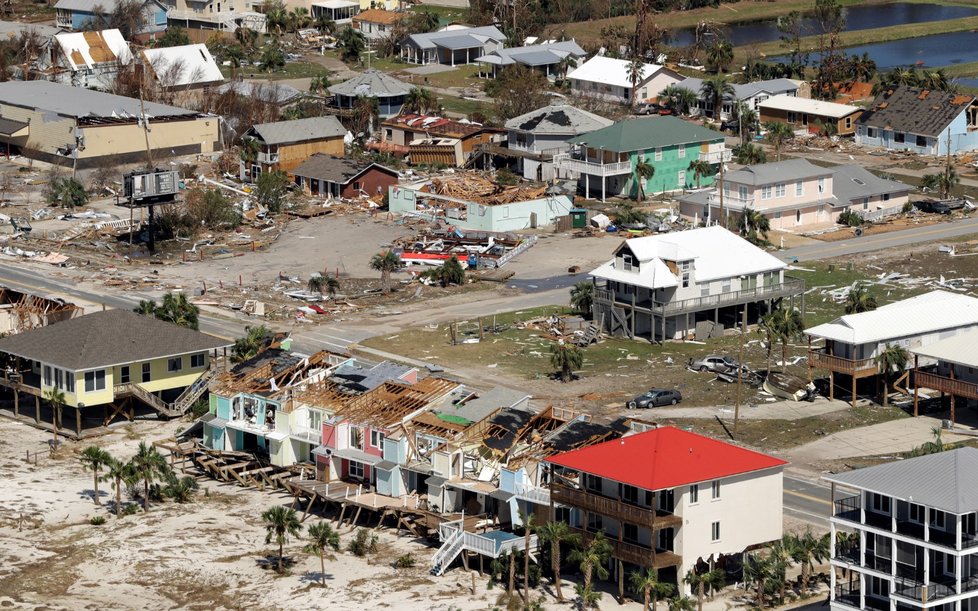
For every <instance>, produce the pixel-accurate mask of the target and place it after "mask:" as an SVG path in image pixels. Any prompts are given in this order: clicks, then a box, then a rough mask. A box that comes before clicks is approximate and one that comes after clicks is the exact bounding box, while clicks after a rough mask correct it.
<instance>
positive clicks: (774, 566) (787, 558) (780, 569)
mask: <svg viewBox="0 0 978 611" xmlns="http://www.w3.org/2000/svg"><path fill="white" fill-rule="evenodd" d="M793 546H794V540H793V538H792V536H791V535H782V536H781V539H779V540H777V541H775V542H774V544H773V545H771V547H770V548H769V550H770V553H769V554H768V563H769V566H770V569H771V572H770V577H771V579H775V580H776V582H777V584H778V600H779V601H780V602H781V603H784V600H785V598H784V593H785V589H786V588H787V585H788V584H787V573H788V569H789V568H790V567H791V561H792V556H791V551H792V548H793Z"/></svg>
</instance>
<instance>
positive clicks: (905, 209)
mask: <svg viewBox="0 0 978 611" xmlns="http://www.w3.org/2000/svg"><path fill="white" fill-rule="evenodd" d="M901 212H902V213H904V214H910V213H911V212H913V202H907V203H905V204H903V209H902V210H901Z"/></svg>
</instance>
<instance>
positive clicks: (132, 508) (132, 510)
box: [119, 503, 139, 516]
mask: <svg viewBox="0 0 978 611" xmlns="http://www.w3.org/2000/svg"><path fill="white" fill-rule="evenodd" d="M137 513H139V505H137V504H136V503H129V504H128V505H126V506H125V507H123V508H122V511H121V512H119V515H123V516H131V515H135V514H137Z"/></svg>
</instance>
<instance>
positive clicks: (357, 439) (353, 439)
mask: <svg viewBox="0 0 978 611" xmlns="http://www.w3.org/2000/svg"><path fill="white" fill-rule="evenodd" d="M350 447H351V448H354V449H356V450H362V449H363V431H361V430H360V429H359V428H358V427H355V426H351V427H350Z"/></svg>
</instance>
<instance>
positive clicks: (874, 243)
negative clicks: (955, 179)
mask: <svg viewBox="0 0 978 611" xmlns="http://www.w3.org/2000/svg"><path fill="white" fill-rule="evenodd" d="M972 224H973V223H968V225H966V226H964V225H961V226H958V227H951V228H948V227H947V226H938V227H936V228H935V229H929V230H927V231H920V232H918V233H914V234H913V235H892V234H891V235H889V236H885V237H881V238H878V239H874V240H866V241H863V242H861V243H862V244H864V245H869V246H870V250H875V249H877V248H881V247H879V246H878V245H879V244H883V243H886V242H893V241H895V240H905V239H909V240H911V244H915V243H919V242H923V241H926V240H919V239H917V238H920V237H921V236H927V235H932V234H935V233H944V232H946V231H947V230H948V229H951V231H956V230H958V229H961V230H962V232H963V233H969V232H978V227H973V226H972ZM945 237H949V238H950V237H959V236H958V235H952V234H949V235H947V236H945ZM845 242H847V244H841V243H840V244H837V245H833V246H828V247H825V248H822V247H820V246H815V247H813V250H814V254H815V256H816V258H815V260H818V258H820V257H824V256H825V253H830V252H833V251H836V250H845V249H846V248H847V247H849V246H852V245H854V244H853V243H852V242H849V240H845ZM801 248H804V246H802V247H801ZM785 254H786V255H788V256H796V255H792V254H791V251H790V250H789V251H786V252H785ZM802 256H808V257H811V256H812V255H811V254H809V255H805V254H804V252H802Z"/></svg>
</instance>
